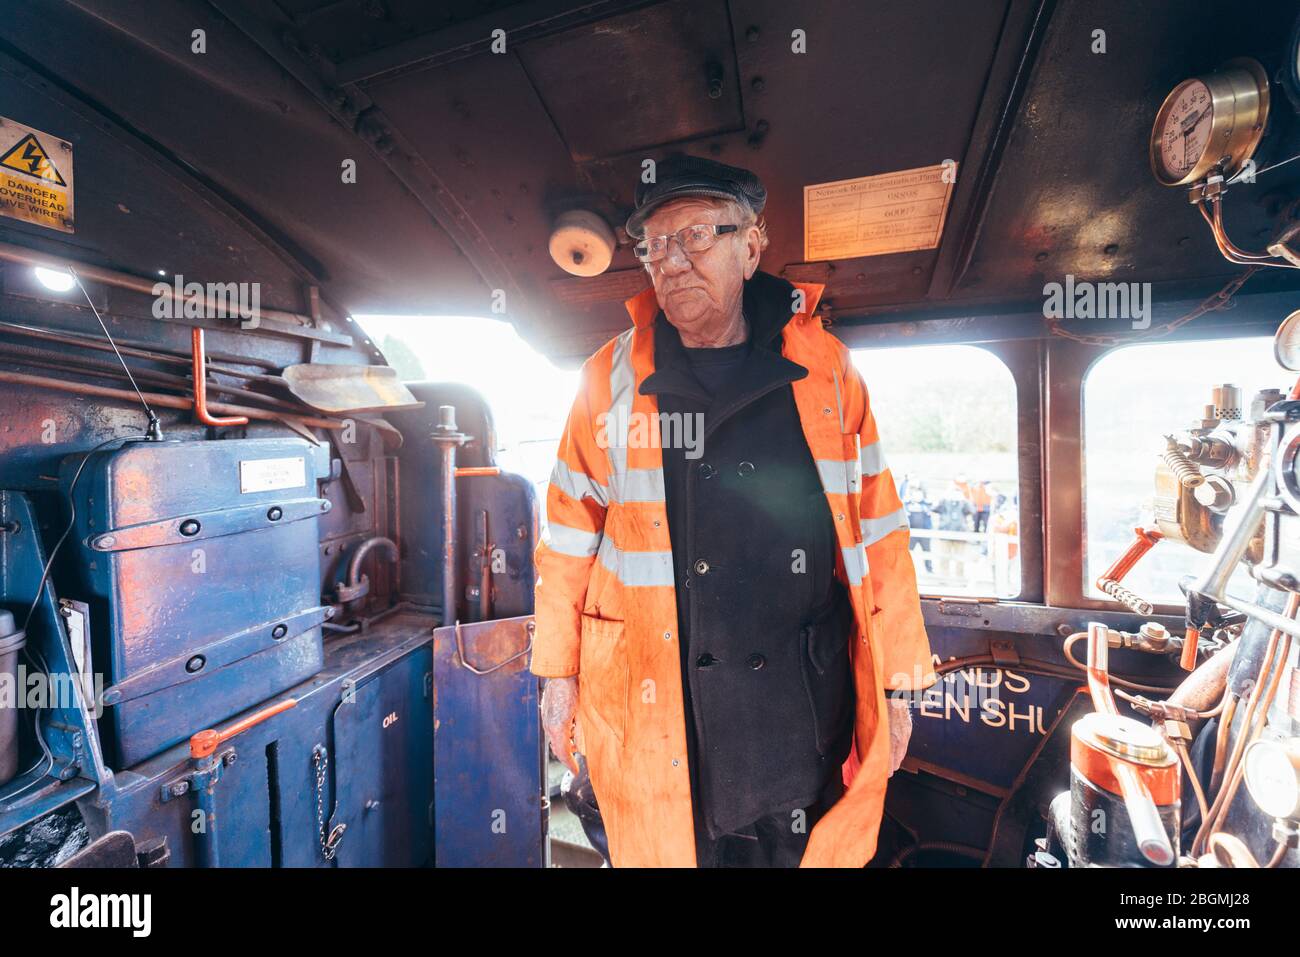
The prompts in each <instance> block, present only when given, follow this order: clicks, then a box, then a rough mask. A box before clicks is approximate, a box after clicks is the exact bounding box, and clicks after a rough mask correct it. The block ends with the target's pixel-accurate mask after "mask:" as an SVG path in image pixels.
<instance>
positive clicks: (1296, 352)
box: [1273, 309, 1300, 372]
mask: <svg viewBox="0 0 1300 957" xmlns="http://www.w3.org/2000/svg"><path fill="white" fill-rule="evenodd" d="M1273 356H1274V358H1276V359H1277V364H1278V365H1280V366H1281V367H1282V368H1283V369H1286V370H1287V371H1289V372H1300V309H1297V310H1296V311H1295V312H1293V313H1291V315H1289V316H1287V317H1286V318H1285V319H1283V320H1282V325H1280V326H1278V327H1277V333H1276V334H1275V335H1274V336H1273Z"/></svg>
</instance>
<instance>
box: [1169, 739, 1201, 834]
mask: <svg viewBox="0 0 1300 957" xmlns="http://www.w3.org/2000/svg"><path fill="white" fill-rule="evenodd" d="M1165 740H1167V741H1169V746H1170V747H1171V748H1173V751H1174V754H1176V755H1178V760H1180V761H1182V762H1183V770H1185V771H1186V772H1187V779H1188V780H1189V781H1191V782H1192V791H1193V793H1194V794H1195V795H1196V805H1197V807H1199V808H1200V809H1201V820H1202V821H1204V820H1205V819H1206V817H1208V816H1209V814H1210V808H1209V805H1207V804H1206V803H1205V791H1204V790H1202V788H1201V779H1200V778H1199V777H1197V776H1196V768H1195V767H1193V765H1192V756H1191V754H1189V753H1188V751H1187V744H1186V743H1185V742H1184V741H1181V740H1170V739H1169V736H1168V735H1166V736H1165Z"/></svg>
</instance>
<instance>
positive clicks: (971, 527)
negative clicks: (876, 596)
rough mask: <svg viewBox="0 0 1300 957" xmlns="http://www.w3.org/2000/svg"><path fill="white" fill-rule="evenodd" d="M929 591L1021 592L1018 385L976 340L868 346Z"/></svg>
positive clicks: (920, 578)
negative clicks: (973, 343)
mask: <svg viewBox="0 0 1300 957" xmlns="http://www.w3.org/2000/svg"><path fill="white" fill-rule="evenodd" d="M853 361H854V364H855V365H856V366H857V368H858V371H859V372H861V373H862V378H863V380H864V381H865V382H866V385H867V393H868V395H869V396H870V399H871V409H872V413H873V414H874V415H875V418H876V425H877V427H878V429H879V430H880V439H881V443H882V446H883V448H884V450H885V458H886V461H887V463H888V465H889V468H890V471H891V472H892V474H893V477H894V482H895V483H896V484H897V486H898V494H899V497H900V498H901V499H902V500H903V506H904V508H905V509H906V510H907V518H908V525H909V526H910V529H911V538H912V545H911V551H912V561H913V563H914V564H915V566H916V574H917V584H918V585H919V586H920V589H921V591H922V592H924V593H930V594H943V595H973V596H979V597H996V598H1014V597H1016V596H1017V595H1019V594H1020V547H1019V546H1020V502H1019V485H1018V482H1019V475H1018V468H1017V442H1016V386H1015V382H1014V380H1013V378H1012V375H1011V371H1010V370H1009V369H1008V368H1007V367H1006V365H1005V364H1004V363H1003V362H1002V360H1001V359H999V358H998V357H997V356H995V355H993V354H992V353H990V352H988V351H986V350H984V349H980V348H977V347H975V346H956V345H954V346H912V347H908V348H903V349H860V350H856V351H854V353H853Z"/></svg>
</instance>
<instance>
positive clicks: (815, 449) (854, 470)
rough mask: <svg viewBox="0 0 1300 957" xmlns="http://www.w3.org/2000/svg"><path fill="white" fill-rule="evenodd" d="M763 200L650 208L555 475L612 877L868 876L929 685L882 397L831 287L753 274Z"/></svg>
mask: <svg viewBox="0 0 1300 957" xmlns="http://www.w3.org/2000/svg"><path fill="white" fill-rule="evenodd" d="M765 200H766V191H765V190H764V188H763V186H762V184H761V183H760V182H759V180H758V178H757V177H756V176H755V175H754V174H753V173H751V172H749V171H747V170H743V169H737V168H735V167H731V166H726V165H724V164H721V163H717V162H713V161H711V160H705V159H698V158H693V157H672V158H669V159H667V160H665V161H664V162H662V163H661V164H660V165H659V168H658V175H657V176H656V177H655V182H653V183H648V184H645V183H643V184H642V185H641V186H639V187H638V189H637V195H636V208H635V211H634V212H633V214H632V216H631V217H630V218H629V220H628V223H627V231H628V234H629V235H630V236H632V237H633V238H634V239H636V240H638V241H637V243H636V247H635V253H636V256H637V258H638V259H639V260H640V261H641V262H642V263H643V264H644V268H645V270H646V272H647V273H648V275H649V277H650V280H651V283H652V284H653V288H652V289H648V290H646V291H645V292H644V293H642V294H641V295H639V296H636V297H635V298H633V299H631V300H630V301H629V302H628V304H627V305H628V310H629V312H630V313H631V316H632V322H633V327H632V328H631V329H629V330H628V331H627V332H625V333H623V334H622V335H620V336H618V337H617V338H615V339H613V340H611V341H610V342H608V343H606V344H605V346H603V347H602V348H601V349H600V350H599V351H598V352H597V353H596V354H595V355H594V356H592V357H591V358H590V359H588V360H587V362H586V363H585V364H584V366H583V370H582V384H581V386H580V388H579V392H578V396H577V399H576V400H575V402H574V405H573V408H572V411H571V412H570V415H569V419H568V423H567V425H566V428H565V432H564V436H563V438H562V440H561V443H560V448H559V454H558V457H557V462H556V465H555V469H554V472H553V474H552V477H551V483H550V489H549V492H548V495H547V518H548V524H549V531H548V537H547V540H545V541H544V542H543V543H542V544H541V545H539V547H538V550H537V566H538V570H539V581H538V584H537V633H536V639H535V643H534V648H533V657H532V670H533V672H534V673H535V674H537V675H539V676H541V677H544V678H546V679H548V680H547V682H546V688H545V691H544V693H543V699H542V723H543V726H544V728H545V730H546V733H547V736H548V738H549V740H550V742H551V747H552V749H553V750H554V751H555V753H556V754H557V755H558V756H560V757H561V759H563V760H564V761H566V762H567V763H568V764H569V765H570V766H571V767H573V768H574V769H575V770H576V767H577V766H576V763H575V759H574V753H575V752H576V753H580V754H582V755H585V757H586V761H587V765H588V767H589V769H590V775H591V781H592V785H593V788H594V791H595V796H596V799H597V802H598V803H599V806H600V809H601V812H602V815H603V818H604V822H605V828H606V832H607V835H608V840H609V851H610V857H611V859H612V862H613V864H614V865H615V866H623V867H626V866H685V867H689V866H703V867H709V866H794V865H799V864H802V865H804V866H816V865H821V866H827V865H830V866H858V867H860V866H862V865H863V864H865V863H866V862H867V861H868V860H869V859H870V858H871V856H872V855H873V854H874V852H875V847H876V837H877V832H878V829H879V823H880V817H881V813H882V809H883V804H884V791H885V783H886V778H888V777H889V775H891V774H892V773H893V771H894V770H895V769H896V768H897V767H898V766H899V763H900V762H901V760H902V756H903V753H904V751H905V750H906V746H907V741H908V737H909V735H910V732H911V718H910V714H909V711H908V708H907V704H908V702H907V699H906V696H904V695H902V694H901V692H904V691H915V690H920V689H922V688H925V687H928V686H929V685H930V684H932V683H934V681H935V680H936V679H935V675H934V673H933V671H932V668H931V656H930V648H929V642H928V639H927V637H926V633H925V627H924V625H923V623H922V619H921V610H920V602H919V598H918V595H917V590H916V578H915V573H914V570H913V565H912V562H911V559H910V557H909V555H908V531H907V521H906V517H905V512H904V510H903V507H902V503H901V502H900V501H899V498H898V494H897V492H896V490H895V488H894V482H893V478H892V476H891V475H890V472H889V470H888V468H887V467H886V464H885V459H884V456H883V454H882V452H881V448H880V443H879V439H878V436H877V432H876V423H875V420H874V419H873V417H872V415H871V410H870V407H869V405H868V401H867V393H866V389H865V387H864V385H863V383H862V380H861V377H860V376H859V375H858V373H857V371H856V370H855V368H854V366H853V364H852V363H851V361H850V359H849V354H848V351H847V349H846V348H845V347H844V346H843V344H842V343H840V342H839V341H838V340H837V339H835V338H834V337H832V336H831V335H830V334H829V333H828V332H826V331H825V330H824V329H823V327H822V325H821V323H820V322H819V321H818V320H817V319H816V318H815V317H814V316H813V313H814V311H815V309H816V306H817V301H818V298H819V296H820V294H821V290H822V287H821V286H816V285H810V284H803V283H797V284H793V285H792V284H791V283H789V282H786V281H784V280H782V279H779V278H776V277H775V276H771V275H768V274H766V273H762V272H759V271H758V263H759V257H760V255H761V253H762V251H763V248H764V247H765V246H766V245H767V237H766V230H765V226H764V225H763V224H762V223H761V222H760V221H759V219H758V216H759V214H760V213H761V212H762V210H763V206H764V203H765ZM891 691H897V692H900V693H899V694H889V692H891ZM887 697H888V698H889V701H888V703H887V700H886V699H887ZM846 781H847V782H848V785H847V788H846V786H845V782H846Z"/></svg>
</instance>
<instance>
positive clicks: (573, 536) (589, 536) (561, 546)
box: [546, 522, 605, 558]
mask: <svg viewBox="0 0 1300 957" xmlns="http://www.w3.org/2000/svg"><path fill="white" fill-rule="evenodd" d="M546 534H547V542H546V544H547V546H548V547H549V548H550V549H551V550H552V551H556V552H559V553H560V554H561V555H572V556H573V557H574V558H590V557H591V556H592V555H595V554H596V549H597V548H599V547H600V543H601V540H602V539H604V537H605V536H604V533H603V532H589V531H587V530H586V529H582V528H570V527H569V526H567V525H559V524H557V523H556V522H547V523H546Z"/></svg>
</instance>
